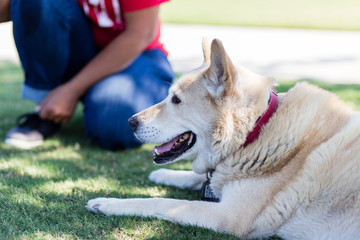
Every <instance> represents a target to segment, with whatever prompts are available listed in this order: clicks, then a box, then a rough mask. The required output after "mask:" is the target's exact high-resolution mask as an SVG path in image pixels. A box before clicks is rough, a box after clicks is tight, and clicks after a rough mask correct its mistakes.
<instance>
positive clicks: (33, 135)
mask: <svg viewBox="0 0 360 240" xmlns="http://www.w3.org/2000/svg"><path fill="white" fill-rule="evenodd" d="M60 128H61V124H57V123H54V122H51V121H48V120H43V119H41V118H40V117H39V115H38V114H37V113H28V114H24V115H21V116H20V117H18V118H17V127H15V128H13V129H11V130H10V131H9V132H8V133H7V135H6V139H5V143H6V144H7V145H10V146H15V147H19V148H24V149H29V148H33V147H36V146H39V145H41V144H43V141H44V139H45V138H48V137H51V136H53V135H54V134H55V133H57V132H58V131H59V130H60Z"/></svg>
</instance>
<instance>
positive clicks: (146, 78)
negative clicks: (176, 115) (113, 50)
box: [11, 0, 174, 150]
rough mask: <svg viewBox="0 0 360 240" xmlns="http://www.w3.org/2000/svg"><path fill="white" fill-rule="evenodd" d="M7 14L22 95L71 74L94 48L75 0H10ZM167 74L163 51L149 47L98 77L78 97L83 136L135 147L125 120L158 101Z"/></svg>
mask: <svg viewBox="0 0 360 240" xmlns="http://www.w3.org/2000/svg"><path fill="white" fill-rule="evenodd" d="M11 18H12V21H13V32H14V39H15V44H16V47H17V50H18V53H19V57H20V60H21V64H22V67H23V69H24V72H25V84H24V86H23V89H22V97H24V98H27V99H30V100H32V101H34V102H37V103H40V102H41V101H42V100H43V99H44V98H45V97H46V95H47V94H48V93H49V91H51V90H52V89H54V88H56V87H57V86H59V85H61V84H63V83H64V82H66V81H68V80H69V79H71V77H73V76H74V75H75V74H76V73H77V72H79V71H80V70H81V68H82V67H84V66H85V65H86V64H87V63H88V62H89V61H90V60H91V59H92V58H93V57H94V56H95V55H96V54H97V53H98V51H99V49H97V48H96V47H95V44H94V39H93V35H92V32H91V29H90V27H89V24H88V22H87V19H86V16H85V15H84V13H83V12H82V9H81V8H80V7H79V5H78V4H77V2H76V0H12V1H11ZM173 78H174V73H173V71H172V68H171V66H170V63H169V62H168V60H167V58H166V56H165V54H164V53H163V52H162V51H161V50H159V49H154V50H150V51H145V52H143V53H142V54H141V55H140V56H139V57H138V58H137V59H136V60H135V61H134V62H133V63H132V64H131V65H130V66H129V67H128V68H126V69H125V70H123V71H121V72H118V73H116V74H113V75H111V76H108V77H106V78H104V79H102V80H101V81H99V82H98V83H97V84H95V85H94V86H92V87H91V88H90V89H89V90H88V91H87V93H86V94H85V96H83V98H82V99H83V104H84V123H85V128H86V134H87V136H89V137H90V138H92V139H94V140H95V141H97V142H98V143H99V144H100V145H101V146H102V147H104V148H107V149H112V150H118V149H124V148H130V147H136V146H139V145H140V143H139V142H138V141H137V140H136V139H135V137H134V135H133V133H132V131H131V129H130V127H129V126H128V123H127V119H128V118H129V117H130V116H132V115H133V114H135V113H137V112H139V111H141V110H143V109H145V108H147V107H149V106H151V105H153V104H156V103H158V102H160V101H161V100H163V99H164V98H165V97H166V95H167V91H168V89H169V87H170V84H171V82H172V79H173Z"/></svg>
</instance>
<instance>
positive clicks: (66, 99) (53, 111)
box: [38, 84, 80, 123]
mask: <svg viewBox="0 0 360 240" xmlns="http://www.w3.org/2000/svg"><path fill="white" fill-rule="evenodd" d="M79 97H80V96H78V94H77V93H76V92H75V91H74V90H73V89H71V86H70V85H69V84H64V85H61V86H59V87H57V88H55V89H54V90H52V91H51V92H50V93H49V94H48V95H47V96H46V98H45V99H44V100H43V101H42V103H41V104H40V105H39V108H38V109H39V115H40V117H41V118H42V119H46V120H50V121H53V122H55V123H66V122H68V121H69V120H70V118H71V117H72V115H73V113H74V110H75V108H76V105H77V102H78V99H79Z"/></svg>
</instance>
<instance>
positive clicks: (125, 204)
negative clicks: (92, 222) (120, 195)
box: [86, 198, 227, 231]
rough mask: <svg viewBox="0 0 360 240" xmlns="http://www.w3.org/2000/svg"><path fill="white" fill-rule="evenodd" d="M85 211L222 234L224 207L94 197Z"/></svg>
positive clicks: (210, 204) (169, 200) (207, 204)
mask: <svg viewBox="0 0 360 240" xmlns="http://www.w3.org/2000/svg"><path fill="white" fill-rule="evenodd" d="M86 208H87V209H88V210H89V211H91V212H95V213H97V212H100V213H103V214H106V215H118V216H122V215H129V216H141V217H156V218H159V219H164V220H168V221H171V222H175V223H180V224H184V225H196V226H200V227H205V228H209V229H212V230H215V231H224V229H223V228H221V226H224V224H225V225H226V219H227V217H226V216H225V215H226V214H225V215H224V213H226V211H224V209H222V208H223V204H221V203H213V202H202V201H187V200H176V199H167V198H148V199H145V198H135V199H117V198H96V199H93V200H90V201H89V202H88V204H87V206H86Z"/></svg>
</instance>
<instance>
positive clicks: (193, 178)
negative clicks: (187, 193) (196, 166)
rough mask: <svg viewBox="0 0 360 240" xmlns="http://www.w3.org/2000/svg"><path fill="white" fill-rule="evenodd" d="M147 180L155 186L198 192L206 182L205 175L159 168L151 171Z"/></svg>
mask: <svg viewBox="0 0 360 240" xmlns="http://www.w3.org/2000/svg"><path fill="white" fill-rule="evenodd" d="M149 179H150V181H152V182H154V183H156V184H164V185H168V186H175V187H178V188H181V189H190V190H200V189H201V187H202V185H203V183H204V182H205V181H206V175H205V174H197V173H195V172H193V171H183V170H170V169H164V168H160V169H158V170H155V171H152V172H151V173H150V175H149Z"/></svg>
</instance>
